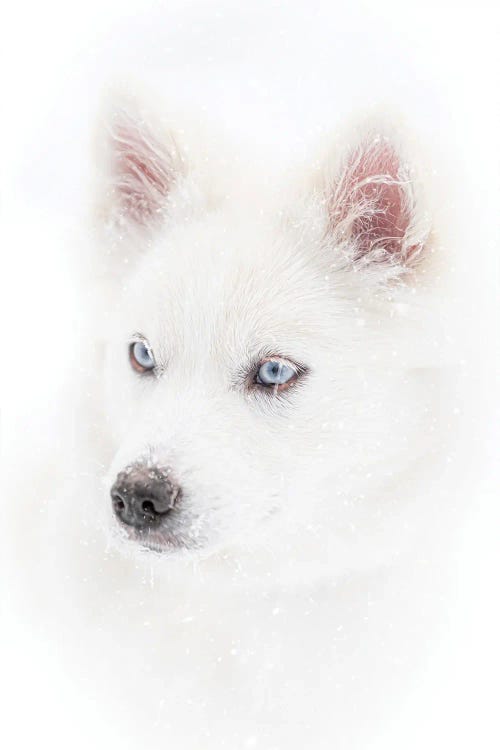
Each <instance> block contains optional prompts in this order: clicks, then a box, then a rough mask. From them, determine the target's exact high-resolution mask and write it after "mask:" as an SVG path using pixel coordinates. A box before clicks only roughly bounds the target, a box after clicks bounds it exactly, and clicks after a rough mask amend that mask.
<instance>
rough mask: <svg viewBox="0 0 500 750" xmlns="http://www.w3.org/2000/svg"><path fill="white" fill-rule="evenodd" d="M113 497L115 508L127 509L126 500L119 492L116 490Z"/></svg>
mask: <svg viewBox="0 0 500 750" xmlns="http://www.w3.org/2000/svg"><path fill="white" fill-rule="evenodd" d="M111 497H112V499H113V505H114V507H115V510H125V501H124V499H123V498H122V496H121V495H120V493H119V492H116V490H115V491H114V492H113V494H112V496H111Z"/></svg>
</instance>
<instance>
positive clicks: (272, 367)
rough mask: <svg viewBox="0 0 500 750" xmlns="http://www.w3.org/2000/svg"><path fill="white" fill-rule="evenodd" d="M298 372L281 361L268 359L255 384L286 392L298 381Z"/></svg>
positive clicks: (262, 365) (261, 366)
mask: <svg viewBox="0 0 500 750" xmlns="http://www.w3.org/2000/svg"><path fill="white" fill-rule="evenodd" d="M297 376H298V373H297V370H295V369H294V368H293V367H290V365H287V364H286V362H283V361H282V360H279V359H268V360H266V361H265V362H262V364H261V365H260V367H259V369H258V372H257V375H256V377H255V382H256V383H258V384H259V385H263V386H266V387H268V388H276V389H278V390H284V389H285V388H287V387H288V386H289V385H291V384H292V383H293V382H295V380H297Z"/></svg>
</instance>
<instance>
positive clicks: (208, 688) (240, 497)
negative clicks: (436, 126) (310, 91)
mask: <svg viewBox="0 0 500 750" xmlns="http://www.w3.org/2000/svg"><path fill="white" fill-rule="evenodd" d="M152 109H154V108H151V107H150V106H147V107H145V106H143V105H139V106H138V105H136V104H135V103H134V102H132V101H129V100H124V99H121V100H120V103H119V105H117V106H116V107H115V108H113V106H112V115H111V116H110V115H109V114H106V115H104V118H105V123H107V125H106V124H105V126H104V127H102V126H101V127H100V128H99V129H98V130H99V132H98V136H97V137H98V140H100V146H99V149H100V150H99V152H98V153H99V154H101V156H100V158H99V166H100V172H101V174H100V177H99V184H98V187H97V189H96V192H97V194H98V195H99V196H100V199H99V202H98V206H97V211H96V212H95V215H94V226H93V229H92V232H93V235H92V236H93V239H94V243H95V251H94V252H93V254H92V255H89V258H88V260H89V269H88V272H89V275H91V276H92V291H91V293H90V299H91V300H92V307H93V309H94V315H93V316H92V317H93V320H92V325H91V326H90V336H89V342H88V344H87V348H86V349H85V352H84V354H83V355H82V360H81V361H82V369H83V371H84V372H83V375H84V378H83V379H80V380H79V381H78V382H79V390H80V391H81V393H80V394H79V395H80V405H79V407H78V412H77V414H78V418H77V420H76V424H77V430H76V433H77V437H76V440H75V443H74V444H71V443H70V441H68V445H67V446H66V451H65V454H66V464H65V467H64V472H61V471H59V479H58V480H56V481H55V482H54V472H53V470H49V472H48V473H49V475H50V477H51V478H50V479H48V480H47V483H46V486H50V487H51V488H52V487H53V491H51V492H50V498H49V502H48V512H47V524H48V525H47V526H43V528H44V529H45V528H46V529H48V530H47V531H45V532H44V533H40V527H39V526H37V528H36V529H35V528H33V529H31V530H29V529H23V532H22V533H23V536H24V537H25V538H27V539H28V541H29V546H30V550H31V552H30V557H31V558H33V550H38V552H37V553H36V556H37V558H38V559H39V561H40V566H39V572H40V573H41V575H40V576H37V572H36V571H33V570H31V571H30V577H31V578H34V579H35V580H36V581H37V586H36V587H35V588H38V590H39V591H40V592H42V593H43V592H45V593H43V597H42V598H45V596H49V595H50V591H51V590H52V585H50V586H47V585H46V582H47V580H49V581H54V580H57V581H58V582H59V587H58V588H57V596H56V597H55V600H52V601H51V607H52V608H53V607H56V608H57V609H56V611H57V612H58V614H57V620H58V621H60V622H61V623H62V626H63V631H64V632H72V631H73V630H75V629H76V630H77V632H78V633H80V632H81V624H82V621H83V623H85V639H84V641H83V645H82V641H81V638H79V639H77V640H80V643H79V644H78V646H77V648H76V651H74V654H76V656H74V659H75V662H74V664H75V670H76V671H78V670H80V669H84V668H85V669H86V668H87V667H88V663H89V662H88V660H89V658H90V659H91V661H92V663H93V662H94V661H95V662H96V663H97V662H100V663H102V664H103V665H104V670H103V675H104V676H99V677H96V679H97V681H98V682H100V683H101V682H102V685H103V697H104V696H105V698H106V710H107V711H109V713H110V716H111V717H113V716H114V717H115V718H112V719H111V721H114V722H115V723H116V726H119V727H121V729H123V732H124V738H126V740H124V739H122V740H121V741H122V742H123V741H127V742H128V741H129V742H130V746H135V747H137V746H138V744H137V743H139V742H140V743H144V744H141V746H148V747H166V746H170V745H171V746H173V747H178V748H212V747H213V748H223V747H227V748H240V747H241V748H244V747H262V748H273V747H275V748H278V747H280V748H281V747H286V748H290V747H297V748H298V747H301V748H302V747H311V748H312V747H314V748H323V747H324V748H327V747H328V748H330V747H332V742H334V741H337V742H338V743H340V744H339V745H338V746H339V747H358V744H357V743H362V742H363V739H362V738H363V736H364V732H367V733H368V737H369V738H370V741H371V742H374V741H375V740H374V738H376V737H377V736H378V735H377V731H378V730H377V729H376V727H377V722H376V721H375V717H376V715H377V714H378V713H379V712H381V711H382V709H383V707H384V704H385V707H386V708H387V706H388V705H389V706H390V707H391V708H390V710H389V711H388V713H389V714H391V712H393V711H394V710H396V709H395V706H396V705H397V704H396V703H395V701H396V696H397V694H398V692H399V690H400V686H401V685H402V684H403V683H404V679H405V675H407V672H408V669H407V663H406V662H407V659H408V654H409V652H412V651H415V653H420V651H418V649H419V648H420V647H421V646H422V643H421V641H420V640H419V639H418V633H419V631H420V629H422V628H425V627H426V622H427V621H428V618H429V617H430V614H429V612H431V611H432V607H431V606H430V600H431V599H432V596H431V595H430V594H429V601H428V600H427V597H426V595H425V594H422V596H421V597H420V598H419V599H418V600H417V603H416V605H414V608H412V607H411V606H410V601H409V600H408V599H407V598H406V596H405V592H406V590H407V586H408V582H409V581H413V583H415V581H418V582H419V584H418V586H417V588H419V590H421V591H422V592H424V591H425V590H426V583H427V581H428V579H429V577H433V576H435V575H436V574H435V572H434V571H433V570H432V566H430V564H429V559H431V558H430V557H429V555H431V552H430V550H432V543H433V537H432V534H430V533H429V532H430V526H431V523H430V521H431V519H432V524H433V525H435V524H438V523H439V521H438V519H439V511H438V508H436V502H437V503H439V499H440V496H439V493H434V494H430V493H429V486H430V485H431V484H432V483H433V482H434V481H435V477H436V476H438V475H439V472H440V471H442V466H443V456H444V455H445V454H446V451H447V450H448V444H447V443H446V438H445V437H444V436H445V435H446V434H447V433H446V429H445V423H446V421H447V419H448V412H447V394H448V393H449V388H450V384H449V380H448V376H447V374H446V370H445V368H444V365H446V364H447V358H446V353H445V351H444V340H445V338H444V333H443V330H442V327H441V323H442V317H441V316H440V314H439V311H440V309H441V307H440V306H441V304H442V292H443V288H444V286H445V284H444V282H441V287H440V291H439V293H438V292H437V291H436V289H437V283H436V278H435V276H434V275H433V269H434V268H435V267H436V265H439V262H440V261H439V260H436V257H435V254H434V250H435V247H436V246H437V242H436V236H437V235H436V229H437V230H439V227H437V228H436V227H434V228H433V231H434V234H432V233H430V218H429V217H430V214H429V211H428V208H427V207H426V205H424V200H425V197H424V196H425V184H424V183H425V180H426V178H427V177H428V174H429V173H428V172H426V171H425V169H424V168H421V169H420V171H418V170H417V169H416V168H417V166H418V165H420V164H421V163H422V159H421V156H420V154H419V153H418V152H412V151H411V148H410V147H406V146H405V147H404V148H408V151H409V154H406V151H405V150H404V148H403V145H402V143H403V142H404V137H403V138H401V136H400V135H399V131H398V132H397V133H394V132H393V128H392V127H391V128H389V129H386V126H385V125H382V124H381V123H376V124H375V125H373V123H370V124H366V125H364V124H362V125H361V126H359V127H358V129H357V130H352V129H346V136H345V138H344V139H342V138H340V139H338V140H337V142H336V143H335V144H334V146H333V149H332V147H331V146H329V147H328V149H326V150H325V151H324V152H322V155H320V156H319V157H317V159H316V161H315V159H314V158H311V164H317V165H318V167H317V168H316V169H313V168H311V167H310V165H306V167H304V174H303V175H297V174H295V173H294V174H293V175H291V174H289V175H274V174H269V173H266V170H265V165H263V164H259V159H258V158H257V157H256V158H255V159H254V160H252V158H251V157H250V156H248V159H247V160H246V161H245V159H244V158H243V157H242V155H241V154H238V155H235V154H232V153H231V151H230V149H229V147H228V146H227V145H226V144H223V143H219V142H218V140H217V136H216V135H213V134H206V133H205V132H204V131H203V130H198V129H197V128H196V127H192V126H189V125H186V124H183V122H180V124H179V123H176V122H175V121H174V120H175V117H174V115H173V114H172V113H170V115H169V117H171V118H172V120H171V122H169V123H168V125H165V124H164V123H165V120H164V119H162V117H160V116H157V115H155V114H154V113H152ZM121 117H124V118H125V121H126V123H128V125H127V127H128V128H129V131H128V132H129V134H131V145H130V147H131V148H139V149H140V148H141V147H142V146H144V144H145V143H146V142H147V148H146V150H147V153H148V154H149V158H153V159H155V160H158V161H157V163H156V165H155V168H157V170H159V172H160V173H161V175H163V176H164V177H165V185H167V183H168V189H167V190H166V191H165V195H163V196H162V195H160V196H159V195H158V191H157V190H153V189H152V188H151V185H148V183H147V179H146V181H145V182H144V175H139V178H140V180H141V181H142V183H143V184H142V189H143V199H144V200H145V201H147V200H148V199H150V200H151V201H152V202H153V203H154V204H155V205H156V203H157V202H158V201H159V203H160V204H161V209H160V210H159V211H157V214H156V216H155V217H154V219H155V220H154V222H149V221H148V222H145V225H144V226H138V225H137V223H134V222H135V219H136V213H135V212H132V214H131V215H127V212H126V211H123V210H122V209H123V207H120V203H119V196H120V191H121V190H123V189H125V190H127V191H130V189H131V187H130V180H131V179H132V180H133V175H132V177H131V175H130V174H128V175H126V176H125V178H124V176H123V175H120V174H116V173H115V171H114V169H115V167H114V165H113V149H114V148H116V143H117V137H116V132H117V131H116V129H115V126H116V120H117V118H118V119H119V118H121ZM106 118H107V119H106ZM181 119H182V118H181ZM176 125H177V129H176ZM145 133H146V135H145ZM353 133H354V135H353ZM373 133H376V134H378V135H380V134H381V133H382V135H383V137H384V138H389V139H391V143H394V144H395V148H396V149H397V152H398V154H400V155H401V158H402V159H404V160H405V163H406V160H409V161H410V162H411V161H412V157H413V160H414V161H413V163H412V171H411V172H410V173H406V172H405V180H404V190H405V205H406V206H408V207H409V211H410V213H411V223H410V225H409V228H408V231H407V234H406V237H405V242H406V243H407V245H414V244H415V243H420V244H421V245H422V250H421V252H420V253H419V258H418V263H417V264H415V265H405V263H404V260H405V259H404V254H403V255H402V256H401V257H400V258H388V257H387V258H384V257H383V253H382V256H380V254H379V256H377V258H378V261H380V259H381V258H382V261H383V262H382V263H380V262H375V261H374V256H373V257H372V256H370V257H367V258H365V259H364V262H362V263H357V264H356V263H355V262H354V261H353V257H354V256H353V250H352V245H350V244H349V242H348V241H347V242H344V244H342V241H340V239H339V237H340V235H335V234H333V235H332V234H331V231H330V229H329V219H328V216H327V210H328V201H329V200H330V197H329V192H328V191H329V190H332V189H334V186H335V185H336V184H337V185H338V184H339V182H338V181H339V180H340V179H341V177H340V175H341V171H342V169H343V168H345V167H344V166H343V165H344V164H345V160H346V159H347V158H348V154H349V153H350V152H351V151H352V150H353V149H354V151H355V150H356V149H357V148H359V147H360V146H359V144H360V143H363V139H365V140H366V139H370V138H372V134H373ZM141 139H142V146H141ZM118 140H120V141H123V134H120V137H119V139H118ZM172 149H173V150H172ZM403 153H404V154H405V155H404V157H403ZM152 155H153V156H152ZM162 160H165V161H162ZM103 165H104V166H103ZM259 167H260V169H259ZM381 179H385V177H384V176H383V175H382V177H381ZM336 181H337V182H336ZM140 188H141V186H140V185H139V189H140ZM132 189H133V190H136V189H138V187H137V185H134V186H132ZM148 191H149V193H151V194H149V193H148ZM152 193H154V195H153V194H152ZM365 209H366V207H361V208H360V210H365ZM137 210H138V211H140V210H141V206H138V207H137ZM96 217H97V218H96ZM342 236H343V237H344V238H345V237H346V236H348V235H346V234H345V232H344V234H343V235H342ZM135 332H140V333H141V334H143V335H144V336H146V337H147V339H148V341H149V342H150V344H151V346H152V348H153V351H154V352H155V355H156V357H157V360H158V361H159V362H161V373H160V376H159V377H158V378H149V379H147V378H142V379H141V378H140V377H138V376H137V374H136V373H134V372H132V370H131V368H130V364H129V362H128V359H127V342H128V340H129V338H130V336H131V335H132V334H134V333H135ZM264 349H265V350H267V351H268V352H273V351H274V352H276V353H280V354H282V355H283V356H286V357H289V358H291V359H293V360H294V361H297V362H300V363H304V364H305V365H306V366H307V367H308V368H309V373H308V375H307V377H305V378H304V379H303V381H301V382H300V383H298V384H297V386H296V387H295V388H292V389H290V391H289V392H288V393H287V394H286V395H285V396H283V397H282V398H277V397H275V398H274V399H273V398H272V397H270V398H266V397H263V396H262V395H260V396H259V395H258V394H256V393H251V392H248V390H247V389H246V387H245V376H246V375H247V374H248V373H247V369H248V367H249V366H250V363H251V362H252V361H254V359H255V357H257V358H258V356H259V353H260V352H261V351H262V350H264ZM83 382H84V385H82V383H83ZM440 420H442V422H441V421H440ZM68 447H69V450H68ZM67 454H71V455H67ZM138 459H146V460H147V461H150V462H151V463H152V464H155V465H156V464H159V465H162V466H170V467H172V469H173V471H174V472H175V474H176V477H177V478H178V480H179V482H180V484H181V486H182V488H183V491H184V493H185V500H184V502H185V511H183V512H185V519H184V527H183V532H182V534H183V539H184V540H185V541H186V542H187V545H188V549H186V550H182V551H179V550H171V549H165V550H163V551H162V552H154V551H151V550H147V549H144V548H142V547H141V546H140V545H139V544H138V543H137V542H134V541H131V540H129V539H127V538H125V537H126V535H125V534H124V533H123V532H122V531H120V529H119V528H118V524H117V522H116V520H115V519H114V517H113V514H112V510H111V502H110V499H109V489H110V486H111V485H112V483H113V481H114V479H115V477H116V474H117V473H118V472H119V471H120V470H121V469H123V468H124V467H125V466H127V465H128V464H130V463H131V462H134V461H136V460H138ZM61 473H64V474H65V475H66V479H62V478H61ZM58 485H62V486H58ZM45 494H46V493H45ZM48 538H50V540H51V541H50V544H47V539H48ZM193 542H195V543H196V546H195V548H194V549H189V545H190V544H191V543H193ZM47 547H49V550H47ZM47 551H48V552H49V554H47ZM47 558H49V560H48V562H49V565H48V567H47V564H46V563H47ZM37 567H38V566H37ZM413 590H415V586H414V589H413ZM438 590H439V586H435V587H434V589H433V592H434V594H436V592H437V591H438ZM61 597H64V601H65V604H64V606H63V607H61V606H60V598H61ZM68 602H71V606H68ZM52 611H54V610H52ZM76 623H78V625H76ZM418 644H420V646H419V645H418ZM89 654H90V655H92V656H91V657H89ZM92 673H93V674H96V675H101V673H100V672H99V671H98V670H97V669H95V671H94V667H92ZM97 690H99V688H97ZM130 716H132V717H133V720H132V721H130ZM134 743H135V744H134ZM342 743H348V744H342ZM361 746H363V747H366V746H367V745H361ZM370 746H372V745H371V744H370Z"/></svg>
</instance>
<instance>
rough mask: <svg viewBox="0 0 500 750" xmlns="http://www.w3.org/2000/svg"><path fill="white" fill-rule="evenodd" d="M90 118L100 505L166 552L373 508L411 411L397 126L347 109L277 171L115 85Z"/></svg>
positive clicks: (415, 242) (420, 243) (416, 225)
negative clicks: (343, 134)
mask: <svg viewBox="0 0 500 750" xmlns="http://www.w3.org/2000/svg"><path fill="white" fill-rule="evenodd" d="M103 132H104V136H103V137H102V139H101V140H102V143H101V146H102V144H104V146H103V147H102V149H101V156H100V165H101V171H102V173H103V177H102V178H101V183H100V188H99V194H100V200H99V210H98V223H99V227H100V229H101V230H102V231H101V236H102V237H103V238H104V249H103V251H102V252H103V257H104V258H105V261H106V266H107V273H108V278H109V280H110V283H109V286H108V287H107V288H108V296H107V298H106V301H105V305H104V311H103V313H102V320H101V322H100V326H101V328H103V329H104V328H105V330H106V331H107V334H106V335H107V339H108V341H107V344H108V352H107V357H106V363H105V368H106V383H107V393H106V398H105V411H106V419H107V424H108V426H109V430H110V436H111V440H112V444H113V452H114V459H113V460H112V463H111V466H110V468H109V472H108V480H109V481H108V487H107V493H108V494H107V499H106V503H107V505H108V507H109V510H110V519H112V520H110V523H112V524H113V525H114V526H115V527H116V529H121V530H122V535H123V536H126V537H127V538H130V539H131V540H133V541H134V543H136V544H138V545H139V546H142V547H148V548H152V549H154V550H158V551H162V552H171V553H172V552H175V551H176V550H186V549H188V550H204V551H206V550H210V551H212V550H214V549H217V548H219V549H220V548H224V547H227V546H230V545H233V544H238V545H243V546H244V545H249V546H250V548H251V546H252V543H253V540H254V539H256V538H257V537H258V538H259V539H261V540H262V539H266V540H267V542H269V543H270V540H272V539H274V540H276V539H277V538H278V537H279V538H285V537H286V538H288V539H292V538H295V539H301V540H304V539H305V538H306V537H307V538H309V539H310V540H312V541H311V544H312V547H314V540H315V539H318V538H319V537H320V536H321V535H324V532H325V530H328V534H330V533H331V534H334V533H335V532H336V533H338V534H339V535H340V537H342V535H344V536H345V535H347V536H349V535H350V534H352V533H355V528H356V526H357V525H358V524H359V522H360V518H363V523H364V522H365V521H366V522H367V523H372V522H373V523H375V522H376V519H377V518H379V516H380V504H378V503H375V504H369V501H368V500H367V498H369V497H371V495H372V494H373V493H372V490H373V488H379V489H380V488H383V487H384V486H385V484H386V483H387V482H390V481H393V480H394V476H395V475H397V473H398V472H399V471H401V470H404V469H405V468H406V467H407V466H408V463H409V461H410V460H412V459H413V458H414V455H415V444H414V437H415V435H416V433H417V432H418V426H419V424H420V423H421V417H422V413H423V409H422V384H421V379H420V378H418V377H417V376H416V375H415V373H416V368H418V367H420V366H421V365H422V361H421V359H420V355H419V349H420V342H419V340H418V330H419V329H418V324H419V320H420V317H421V310H419V311H415V307H414V306H412V304H411V301H412V300H413V299H415V294H414V292H415V288H416V286H417V285H418V284H420V283H421V276H422V271H421V268H422V267H425V260H426V257H427V256H428V252H427V246H428V244H429V240H428V237H429V226H428V220H427V219H426V214H425V211H424V209H423V208H422V203H421V197H420V194H419V181H418V179H417V178H416V176H415V173H414V171H413V167H412V166H410V164H409V163H408V160H407V157H406V156H405V152H404V150H403V149H402V148H401V145H400V143H399V141H398V139H397V138H395V137H394V136H393V135H391V134H390V133H388V132H387V130H384V129H382V128H380V127H378V126H371V127H366V128H361V129H358V131H357V132H356V134H355V136H354V137H352V136H351V137H350V138H349V139H348V141H347V142H346V144H345V145H344V146H341V145H339V146H338V147H337V148H336V149H335V150H334V151H333V152H327V153H326V155H325V158H324V160H322V161H321V162H320V161H317V162H315V166H313V168H311V170H310V175H309V176H308V177H307V176H306V177H304V178H303V179H302V178H301V179H300V180H297V185H296V188H294V187H293V185H292V186H290V183H291V182H292V181H293V180H292V178H291V177H287V178H286V179H283V181H282V182H281V183H280V182H279V181H277V180H274V179H272V178H271V176H270V175H268V174H266V169H265V164H264V160H263V159H261V162H262V164H261V166H262V167H263V168H262V170H261V171H260V173H258V169H257V168H256V167H257V166H258V165H257V164H256V163H253V164H252V163H251V160H249V161H248V164H247V166H245V165H244V160H243V159H242V158H241V155H238V154H236V155H231V154H230V153H229V152H226V150H222V149H221V148H220V147H219V146H217V147H216V146H213V139H212V138H211V137H208V136H206V137H205V140H204V138H203V137H202V136H200V135H197V134H196V132H194V131H193V132H192V133H191V136H190V135H189V132H190V131H189V128H180V129H179V131H177V132H172V131H170V130H169V127H168V126H165V125H164V124H163V121H162V120H161V118H159V117H157V116H153V115H151V113H150V112H148V111H146V110H145V109H143V108H141V107H140V106H137V105H136V104H134V103H131V102H129V101H124V100H122V101H121V103H120V104H119V105H117V106H115V107H114V108H113V110H112V112H111V114H110V115H109V116H108V117H107V120H106V123H105V128H104V129H103ZM104 321H106V325H105V324H104ZM379 495H380V497H382V496H383V495H384V492H383V490H380V493H379ZM370 502H372V501H370ZM367 519H369V520H367ZM267 542H266V543H267Z"/></svg>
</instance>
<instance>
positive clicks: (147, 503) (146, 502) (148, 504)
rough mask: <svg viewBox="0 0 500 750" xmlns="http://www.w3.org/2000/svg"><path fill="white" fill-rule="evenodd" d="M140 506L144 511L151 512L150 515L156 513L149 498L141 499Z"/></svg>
mask: <svg viewBox="0 0 500 750" xmlns="http://www.w3.org/2000/svg"><path fill="white" fill-rule="evenodd" d="M141 508H142V510H143V511H144V513H151V515H156V508H155V506H154V504H153V503H152V501H151V500H143V502H142V505H141Z"/></svg>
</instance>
